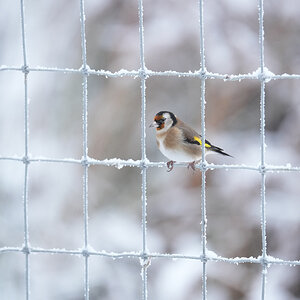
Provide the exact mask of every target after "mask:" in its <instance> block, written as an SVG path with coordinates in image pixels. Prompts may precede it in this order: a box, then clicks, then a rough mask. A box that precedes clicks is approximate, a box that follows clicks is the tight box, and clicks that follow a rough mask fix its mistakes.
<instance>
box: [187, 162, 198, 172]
mask: <svg viewBox="0 0 300 300" xmlns="http://www.w3.org/2000/svg"><path fill="white" fill-rule="evenodd" d="M195 163H196V162H195V161H193V162H191V163H189V164H188V166H187V168H188V169H189V168H191V169H192V170H193V171H196V167H195Z"/></svg>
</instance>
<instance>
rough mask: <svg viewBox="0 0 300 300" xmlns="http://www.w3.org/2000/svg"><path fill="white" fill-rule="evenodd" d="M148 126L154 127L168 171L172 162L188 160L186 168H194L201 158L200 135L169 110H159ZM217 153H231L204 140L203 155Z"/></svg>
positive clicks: (170, 169) (171, 167)
mask: <svg viewBox="0 0 300 300" xmlns="http://www.w3.org/2000/svg"><path fill="white" fill-rule="evenodd" d="M150 127H155V128H156V142H157V146H158V148H159V150H160V151H161V153H162V154H163V155H164V156H166V157H167V158H168V159H170V161H169V162H168V163H167V167H168V172H170V171H172V169H173V164H174V162H176V161H177V162H188V163H189V164H188V168H189V167H191V168H192V169H193V170H195V164H196V163H198V162H199V161H200V160H201V158H202V146H201V145H202V140H201V135H200V134H198V133H197V132H196V131H195V130H194V129H192V128H191V127H189V126H188V125H187V124H185V123H184V122H182V121H181V120H180V119H179V118H177V117H176V116H175V115H174V114H173V113H171V112H169V111H160V112H159V113H157V114H156V115H155V117H154V122H153V123H152V124H151V125H150ZM209 153H219V154H222V155H225V156H230V157H232V156H231V155H229V154H227V153H225V152H224V150H223V149H222V148H219V147H216V146H214V145H212V144H211V143H210V142H209V141H207V140H205V155H207V154H209Z"/></svg>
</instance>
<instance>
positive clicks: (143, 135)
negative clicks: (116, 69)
mask: <svg viewBox="0 0 300 300" xmlns="http://www.w3.org/2000/svg"><path fill="white" fill-rule="evenodd" d="M138 16H139V44H140V70H139V76H140V80H141V152H142V159H141V174H142V197H141V199H142V243H143V244H142V257H141V260H140V261H141V267H142V271H141V274H142V282H143V300H147V299H148V278H147V277H148V266H149V262H150V261H149V257H148V254H147V252H148V248H147V196H146V187H147V166H146V161H147V157H146V75H145V72H146V66H145V51H144V7H143V0H139V1H138Z"/></svg>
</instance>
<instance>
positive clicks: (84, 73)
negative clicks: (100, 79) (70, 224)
mask: <svg viewBox="0 0 300 300" xmlns="http://www.w3.org/2000/svg"><path fill="white" fill-rule="evenodd" d="M80 28H81V57H82V68H81V72H82V131H83V142H82V148H83V149H82V151H83V157H82V162H83V216H84V249H85V251H83V253H82V254H83V256H84V299H85V300H88V299H89V255H88V251H87V250H86V249H88V207H89V206H88V168H89V165H88V163H87V159H88V120H87V117H88V97H87V93H88V79H87V78H88V73H87V70H88V65H87V55H86V37H85V11H84V0H80Z"/></svg>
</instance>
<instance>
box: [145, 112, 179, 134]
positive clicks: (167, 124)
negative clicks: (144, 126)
mask: <svg viewBox="0 0 300 300" xmlns="http://www.w3.org/2000/svg"><path fill="white" fill-rule="evenodd" d="M176 123H177V119H176V116H175V115H174V114H173V113H171V112H169V111H160V112H159V113H157V114H156V115H155V117H154V122H153V123H152V124H151V125H150V127H155V128H156V130H157V131H167V130H168V129H170V128H171V127H172V126H174V125H175V124H176Z"/></svg>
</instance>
